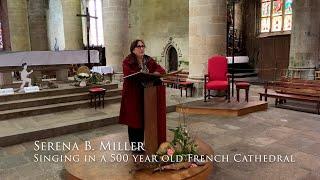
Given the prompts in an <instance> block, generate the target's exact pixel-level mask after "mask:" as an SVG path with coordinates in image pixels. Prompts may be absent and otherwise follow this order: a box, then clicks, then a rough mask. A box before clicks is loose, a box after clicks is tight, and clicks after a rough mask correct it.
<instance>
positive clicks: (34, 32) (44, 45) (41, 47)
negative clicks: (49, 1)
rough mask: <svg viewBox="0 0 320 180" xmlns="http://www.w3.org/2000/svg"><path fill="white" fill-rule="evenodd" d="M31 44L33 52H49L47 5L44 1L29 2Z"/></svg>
mask: <svg viewBox="0 0 320 180" xmlns="http://www.w3.org/2000/svg"><path fill="white" fill-rule="evenodd" d="M28 15H29V29H30V43H31V50H32V51H45V50H48V36H47V19H46V3H45V1H43V0H31V1H28Z"/></svg>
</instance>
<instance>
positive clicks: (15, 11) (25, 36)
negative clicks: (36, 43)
mask: <svg viewBox="0 0 320 180" xmlns="http://www.w3.org/2000/svg"><path fill="white" fill-rule="evenodd" d="M7 8H8V21H9V29H10V41H11V42H10V43H11V50H12V51H30V50H31V48H30V36H29V22H28V6H27V0H12V1H10V0H7Z"/></svg>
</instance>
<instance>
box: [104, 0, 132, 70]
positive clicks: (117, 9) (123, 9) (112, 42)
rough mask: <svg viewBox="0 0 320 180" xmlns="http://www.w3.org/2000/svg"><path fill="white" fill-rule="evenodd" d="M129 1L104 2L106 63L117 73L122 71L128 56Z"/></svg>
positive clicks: (109, 0) (112, 0)
mask: <svg viewBox="0 0 320 180" xmlns="http://www.w3.org/2000/svg"><path fill="white" fill-rule="evenodd" d="M127 3H128V2H127V0H104V1H102V17H103V32H104V41H105V43H104V44H105V46H106V61H107V63H106V64H107V65H108V66H112V67H113V68H114V71H115V72H120V71H122V60H123V59H124V57H125V56H126V55H127V54H126V52H127V49H129V47H127V43H128V29H129V28H128V4H127Z"/></svg>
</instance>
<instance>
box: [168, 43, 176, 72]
mask: <svg viewBox="0 0 320 180" xmlns="http://www.w3.org/2000/svg"><path fill="white" fill-rule="evenodd" d="M167 57H168V60H167V62H169V67H168V70H169V72H171V71H176V70H178V53H177V50H176V49H175V48H174V47H173V46H171V47H169V49H168V54H167Z"/></svg>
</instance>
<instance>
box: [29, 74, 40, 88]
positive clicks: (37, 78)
mask: <svg viewBox="0 0 320 180" xmlns="http://www.w3.org/2000/svg"><path fill="white" fill-rule="evenodd" d="M29 77H30V78H31V85H34V84H35V85H39V84H41V83H42V73H41V71H33V72H32V73H31V75H29Z"/></svg>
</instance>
